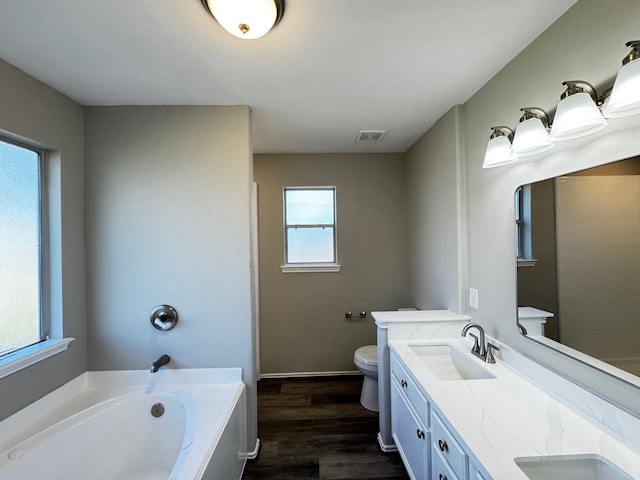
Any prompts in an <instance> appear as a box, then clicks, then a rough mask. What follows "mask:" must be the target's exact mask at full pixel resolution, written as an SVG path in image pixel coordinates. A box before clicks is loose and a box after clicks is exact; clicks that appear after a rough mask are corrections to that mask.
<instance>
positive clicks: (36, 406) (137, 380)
mask: <svg viewBox="0 0 640 480" xmlns="http://www.w3.org/2000/svg"><path fill="white" fill-rule="evenodd" d="M150 375H152V374H150V373H149V372H148V371H147V370H102V371H86V372H83V373H81V374H80V375H78V376H77V377H75V378H74V379H72V380H70V381H69V382H67V383H65V384H63V385H62V386H60V387H59V388H57V389H56V390H54V391H52V392H51V393H49V394H47V395H45V396H44V397H41V398H40V399H38V400H36V401H35V402H33V403H31V404H29V405H27V406H26V407H24V408H22V409H21V410H19V411H17V412H16V413H14V414H13V415H11V416H9V417H7V418H6V419H4V420H2V421H0V452H4V451H6V450H8V449H10V448H11V447H12V446H13V445H17V444H19V443H22V442H23V441H24V440H26V439H28V438H30V437H32V436H33V435H35V434H37V433H38V432H40V431H43V430H45V429H47V428H49V427H51V426H52V425H55V424H57V423H58V422H60V421H62V420H64V419H65V418H68V417H69V416H72V415H74V414H76V413H78V412H79V411H82V410H84V409H86V408H89V407H90V406H91V405H94V402H89V403H88V404H87V405H85V406H84V407H82V408H77V407H76V406H74V405H73V403H71V402H69V401H70V400H72V399H76V398H79V397H80V396H82V395H83V393H85V392H88V391H89V389H91V388H98V389H100V388H104V389H109V388H114V389H122V391H120V392H118V393H116V394H115V396H120V395H122V394H123V393H126V390H131V391H134V389H136V388H140V387H143V386H146V387H147V391H148V389H149V388H150V387H151V388H155V387H161V388H170V387H173V388H178V389H179V388H180V387H188V386H194V385H218V384H226V385H235V386H236V387H237V390H238V391H237V392H236V394H235V395H234V401H235V399H236V397H237V395H239V394H241V393H242V392H243V391H245V390H246V385H245V384H244V383H243V382H242V369H241V368H196V369H165V370H161V371H159V372H157V373H155V374H153V376H154V378H153V379H151V380H152V382H151V383H150V382H149V380H150ZM240 386H241V387H242V388H239V387H240ZM87 400H91V397H89V398H87Z"/></svg>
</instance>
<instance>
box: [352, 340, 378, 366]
mask: <svg viewBox="0 0 640 480" xmlns="http://www.w3.org/2000/svg"><path fill="white" fill-rule="evenodd" d="M353 356H354V357H355V358H356V359H357V360H358V361H360V362H362V363H366V364H367V365H378V347H377V346H376V345H367V346H366V347H360V348H359V349H357V350H356V353H354V354H353Z"/></svg>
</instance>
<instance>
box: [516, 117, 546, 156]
mask: <svg viewBox="0 0 640 480" xmlns="http://www.w3.org/2000/svg"><path fill="white" fill-rule="evenodd" d="M552 147H553V142H552V141H551V140H550V139H549V133H548V132H547V129H546V128H545V127H544V124H543V123H542V120H540V119H539V118H529V119H527V120H524V121H522V122H520V123H519V124H518V126H517V127H516V134H515V136H514V137H513V147H512V148H511V153H512V154H513V155H516V156H520V157H523V156H526V155H534V154H536V153H541V152H544V151H546V150H549V149H550V148H552Z"/></svg>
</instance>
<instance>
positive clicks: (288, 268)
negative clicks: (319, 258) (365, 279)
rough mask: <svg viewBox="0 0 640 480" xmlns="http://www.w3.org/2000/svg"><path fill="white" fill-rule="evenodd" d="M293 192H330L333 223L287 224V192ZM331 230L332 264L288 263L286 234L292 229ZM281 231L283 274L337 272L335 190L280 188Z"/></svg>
mask: <svg viewBox="0 0 640 480" xmlns="http://www.w3.org/2000/svg"><path fill="white" fill-rule="evenodd" d="M293 190H298V191H299V190H331V191H332V192H333V223H331V224H329V223H327V224H287V191H293ZM318 227H321V228H332V229H333V261H332V262H289V245H288V238H289V235H288V232H289V230H290V229H292V228H318ZM282 230H283V238H284V242H283V247H284V248H283V259H284V261H283V264H282V265H281V267H280V269H281V271H282V272H283V273H294V272H303V273H304V272H339V271H340V268H341V265H340V264H339V263H338V209H337V189H336V186H335V185H330V186H327V185H325V186H285V187H283V188H282Z"/></svg>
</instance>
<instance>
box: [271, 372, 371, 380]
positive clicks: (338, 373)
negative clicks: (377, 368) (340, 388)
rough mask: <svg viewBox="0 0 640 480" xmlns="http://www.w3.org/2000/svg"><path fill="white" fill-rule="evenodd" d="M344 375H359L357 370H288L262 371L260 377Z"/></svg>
mask: <svg viewBox="0 0 640 480" xmlns="http://www.w3.org/2000/svg"><path fill="white" fill-rule="evenodd" d="M344 375H360V376H362V373H361V372H360V371H359V370H347V371H332V372H288V373H262V374H260V378H296V377H338V376H344Z"/></svg>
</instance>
